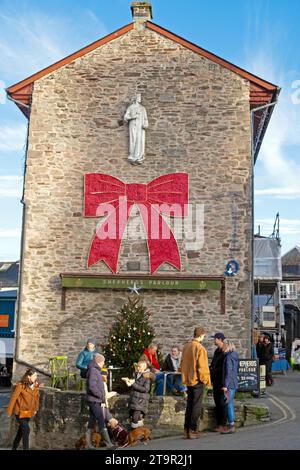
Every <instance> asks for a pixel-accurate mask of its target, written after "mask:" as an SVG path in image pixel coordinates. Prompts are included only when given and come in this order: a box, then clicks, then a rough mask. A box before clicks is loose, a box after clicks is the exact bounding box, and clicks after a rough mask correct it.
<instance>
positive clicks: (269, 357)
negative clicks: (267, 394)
mask: <svg viewBox="0 0 300 470" xmlns="http://www.w3.org/2000/svg"><path fill="white" fill-rule="evenodd" d="M273 356H274V347H273V344H272V343H271V338H270V336H268V335H265V337H264V349H263V351H262V357H261V360H260V361H259V363H260V364H261V365H265V366H266V385H267V386H270V385H273V377H272V363H273Z"/></svg>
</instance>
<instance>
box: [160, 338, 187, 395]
mask: <svg viewBox="0 0 300 470" xmlns="http://www.w3.org/2000/svg"><path fill="white" fill-rule="evenodd" d="M180 363H181V352H180V351H179V347H178V346H172V349H171V353H170V354H168V355H167V357H166V359H165V362H164V364H163V367H162V370H163V371H166V372H173V374H168V375H167V386H168V390H169V391H170V392H171V393H173V395H183V396H187V394H186V391H187V388H186V387H185V386H184V385H182V380H181V374H180V373H178V374H176V373H175V372H178V369H179V366H180Z"/></svg>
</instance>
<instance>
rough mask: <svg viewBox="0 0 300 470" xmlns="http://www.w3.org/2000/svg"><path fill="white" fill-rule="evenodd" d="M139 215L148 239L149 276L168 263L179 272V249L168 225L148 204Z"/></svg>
mask: <svg viewBox="0 0 300 470" xmlns="http://www.w3.org/2000/svg"><path fill="white" fill-rule="evenodd" d="M140 213H141V216H142V219H143V223H144V228H145V232H146V236H147V239H148V240H147V243H148V250H149V261H150V272H151V274H153V273H154V272H155V271H156V270H157V269H158V268H159V267H160V266H161V265H162V264H163V263H169V264H171V265H172V266H174V267H175V268H177V269H178V270H179V271H180V269H181V261H180V254H179V249H178V245H177V242H176V240H175V237H174V235H173V233H172V230H171V229H170V227H169V225H168V224H167V223H166V222H165V221H164V219H163V218H162V216H161V215H160V214H159V213H158V212H156V211H155V210H154V209H153V206H151V205H150V204H149V205H148V210H147V211H143V210H140Z"/></svg>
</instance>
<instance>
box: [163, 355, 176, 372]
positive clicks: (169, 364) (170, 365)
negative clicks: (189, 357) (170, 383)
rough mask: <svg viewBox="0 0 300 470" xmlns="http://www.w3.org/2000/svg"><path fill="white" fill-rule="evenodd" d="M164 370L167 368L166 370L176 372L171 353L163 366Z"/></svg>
mask: <svg viewBox="0 0 300 470" xmlns="http://www.w3.org/2000/svg"><path fill="white" fill-rule="evenodd" d="M162 370H166V371H170V372H176V371H175V369H174V366H173V362H172V358H171V354H168V355H167V357H166V359H165V362H164V364H163V366H162Z"/></svg>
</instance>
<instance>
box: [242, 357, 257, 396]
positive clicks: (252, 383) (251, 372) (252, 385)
mask: <svg viewBox="0 0 300 470" xmlns="http://www.w3.org/2000/svg"><path fill="white" fill-rule="evenodd" d="M257 390H259V365H258V360H257V359H239V370H238V391H239V392H253V391H257Z"/></svg>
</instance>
